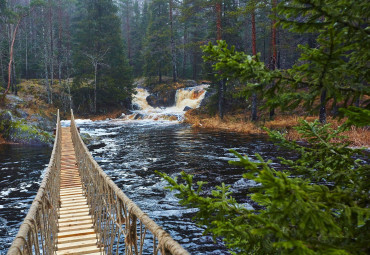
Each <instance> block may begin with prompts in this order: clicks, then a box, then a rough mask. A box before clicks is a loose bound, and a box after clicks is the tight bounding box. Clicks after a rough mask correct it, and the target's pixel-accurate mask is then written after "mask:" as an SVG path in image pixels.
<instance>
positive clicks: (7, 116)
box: [0, 111, 14, 121]
mask: <svg viewBox="0 0 370 255" xmlns="http://www.w3.org/2000/svg"><path fill="white" fill-rule="evenodd" d="M13 119H14V118H13V114H12V113H11V112H10V111H3V112H1V113H0V121H13Z"/></svg>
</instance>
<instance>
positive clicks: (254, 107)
mask: <svg viewBox="0 0 370 255" xmlns="http://www.w3.org/2000/svg"><path fill="white" fill-rule="evenodd" d="M257 103H258V102H257V93H256V92H253V94H252V121H256V120H257V119H258V117H257Z"/></svg>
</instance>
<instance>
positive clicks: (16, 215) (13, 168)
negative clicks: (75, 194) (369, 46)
mask: <svg viewBox="0 0 370 255" xmlns="http://www.w3.org/2000/svg"><path fill="white" fill-rule="evenodd" d="M50 154H51V148H48V147H37V146H25V145H15V144H12V145H8V144H0V254H5V252H6V249H7V248H8V247H9V246H10V244H11V242H12V241H13V239H14V237H15V235H16V234H17V232H18V228H19V226H20V224H21V223H22V221H23V218H24V217H25V216H26V213H27V212H28V209H29V207H30V205H31V203H32V201H33V199H34V197H35V195H36V193H37V190H38V188H39V185H40V183H41V179H42V173H43V172H44V170H45V168H46V167H47V164H48V163H49V157H50Z"/></svg>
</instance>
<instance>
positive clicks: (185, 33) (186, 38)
mask: <svg viewBox="0 0 370 255" xmlns="http://www.w3.org/2000/svg"><path fill="white" fill-rule="evenodd" d="M187 41H188V28H187V25H186V23H185V28H184V42H183V51H184V52H183V54H184V55H183V61H182V77H183V78H185V75H186V47H185V46H186V44H187Z"/></svg>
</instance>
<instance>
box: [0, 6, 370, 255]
mask: <svg viewBox="0 0 370 255" xmlns="http://www.w3.org/2000/svg"><path fill="white" fill-rule="evenodd" d="M369 20H370V3H369V2H368V1H363V0H287V1H278V0H266V1H257V0H13V1H11V0H0V92H1V94H2V95H3V97H2V98H1V100H2V102H1V103H2V107H5V108H6V97H5V96H6V95H7V94H8V95H10V94H14V95H17V93H18V90H19V89H20V88H23V87H22V85H21V84H22V83H23V82H24V81H25V80H26V81H37V82H38V83H39V84H41V86H42V87H43V88H44V89H45V90H46V92H47V93H46V98H45V101H46V102H47V104H48V105H50V106H51V105H52V106H53V107H57V108H60V109H69V108H71V109H74V110H75V112H77V113H78V114H81V115H83V114H86V115H89V116H93V115H98V114H106V113H109V112H111V111H113V110H115V109H120V110H121V111H122V112H126V113H127V112H130V111H131V110H133V105H132V99H133V95H134V94H135V89H136V87H137V86H138V85H137V84H138V81H139V80H140V79H141V80H144V84H141V85H143V86H147V87H151V86H152V87H153V86H157V85H158V87H160V88H162V89H163V90H166V89H167V88H169V87H172V88H178V87H184V86H183V84H185V83H187V82H188V81H189V80H193V81H194V82H195V83H196V84H202V83H204V84H210V86H209V88H208V89H207V92H208V93H209V98H207V103H206V105H204V106H202V107H201V108H199V109H192V110H191V111H188V112H187V113H186V115H185V116H186V118H187V121H188V122H189V123H191V124H193V126H196V127H202V126H203V127H208V126H206V121H205V119H206V118H209V119H211V118H214V119H212V120H217V122H215V123H216V124H215V125H214V126H216V127H217V126H220V125H222V124H223V123H225V122H228V121H230V119H231V118H233V119H238V120H239V119H240V121H241V123H242V124H241V125H242V126H243V127H246V126H248V125H253V127H252V128H251V129H253V128H258V132H264V133H265V134H268V135H269V136H270V138H271V139H272V140H273V141H275V142H276V143H278V144H279V146H281V147H282V148H284V149H285V150H287V151H294V153H296V154H294V155H297V157H296V158H295V159H294V160H292V159H288V158H286V157H277V159H276V160H278V162H279V164H280V165H281V166H282V167H281V168H279V169H277V168H275V167H274V165H273V164H271V163H272V161H270V160H269V159H265V158H263V157H262V156H261V155H260V154H256V155H254V156H251V155H243V154H240V153H238V152H236V151H232V152H233V153H234V155H235V157H236V158H237V160H236V161H232V162H230V164H232V165H236V166H239V167H241V168H243V169H245V172H244V174H243V178H245V179H249V180H253V181H254V182H256V183H258V185H257V186H256V187H254V188H253V189H251V190H252V192H251V194H249V195H247V196H248V199H249V200H248V201H253V202H254V203H255V204H258V206H256V207H255V209H253V210H250V209H247V208H246V207H244V206H243V204H240V203H238V202H237V201H236V199H235V198H233V196H232V193H231V191H230V190H231V188H230V187H229V186H227V185H225V184H224V183H222V184H220V186H216V187H212V189H211V190H209V187H208V186H207V183H206V182H204V181H198V179H197V176H194V175H192V174H189V173H187V172H181V174H179V176H178V177H179V178H178V177H174V176H173V175H167V173H163V172H161V170H160V169H158V170H159V172H157V175H160V176H161V177H162V178H164V179H165V180H166V181H167V183H168V187H167V189H169V190H171V191H174V192H177V193H176V196H177V198H178V199H179V203H180V204H181V205H182V206H184V207H188V208H197V211H196V213H194V215H195V216H194V218H193V220H194V221H195V222H196V223H197V224H198V226H202V227H204V228H205V231H204V233H205V234H211V235H212V236H213V237H214V240H215V241H216V240H218V238H221V239H222V240H223V242H224V243H225V246H226V247H227V248H228V249H229V250H230V252H232V253H233V254H368V253H369V245H368V240H369V231H368V229H369V218H370V211H369V194H370V193H369V182H368V180H369V173H370V170H369V164H368V163H369V153H368V152H369V151H368V146H369V141H370V133H369V132H370V131H369V125H370V87H369V78H370V73H369V70H370V65H369V63H370V62H369V60H370V28H369ZM163 84H164V85H163ZM179 84H180V85H179ZM141 85H140V86H141ZM162 85H163V86H162ZM167 85H168V86H167ZM161 86H162V87H161ZM4 104H5V106H4ZM230 116H231V117H230ZM292 116H294V117H295V116H298V117H307V116H309V117H308V118H307V119H305V120H299V121H298V120H297V121H296V122H295V124H297V123H298V124H299V125H298V126H297V127H294V128H292V127H291V125H290V124H281V125H280V126H279V125H278V124H276V122H275V124H269V123H270V122H269V121H274V120H276V119H278V120H279V121H284V120H286V121H287V122H288V121H290V120H291V117H292ZM298 117H297V118H298ZM310 120H312V121H310ZM250 123H252V124H250ZM269 125H270V126H269ZM274 125H275V126H274ZM276 126H278V128H274V127H276ZM288 126H289V128H288ZM229 127H230V126H227V127H226V128H225V129H228V130H229V131H230V129H229ZM271 127H272V128H271ZM248 128H249V126H248ZM269 128H270V129H269ZM273 129H276V130H273ZM288 129H290V130H293V132H295V134H297V135H296V136H295V137H294V139H291V137H288V136H287V133H289V132H290V131H289V130H288ZM287 130H288V131H289V132H288V131H287ZM0 131H1V127H0ZM279 131H280V132H279ZM348 134H350V135H351V136H352V138H350V139H348V137H346V135H348ZM296 139H298V141H295V140H296ZM353 139H357V143H356V142H354V140H353ZM353 145H356V146H357V147H353ZM358 145H365V146H366V148H359V147H358ZM279 148H280V147H279ZM204 186H207V189H203V187H204Z"/></svg>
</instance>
